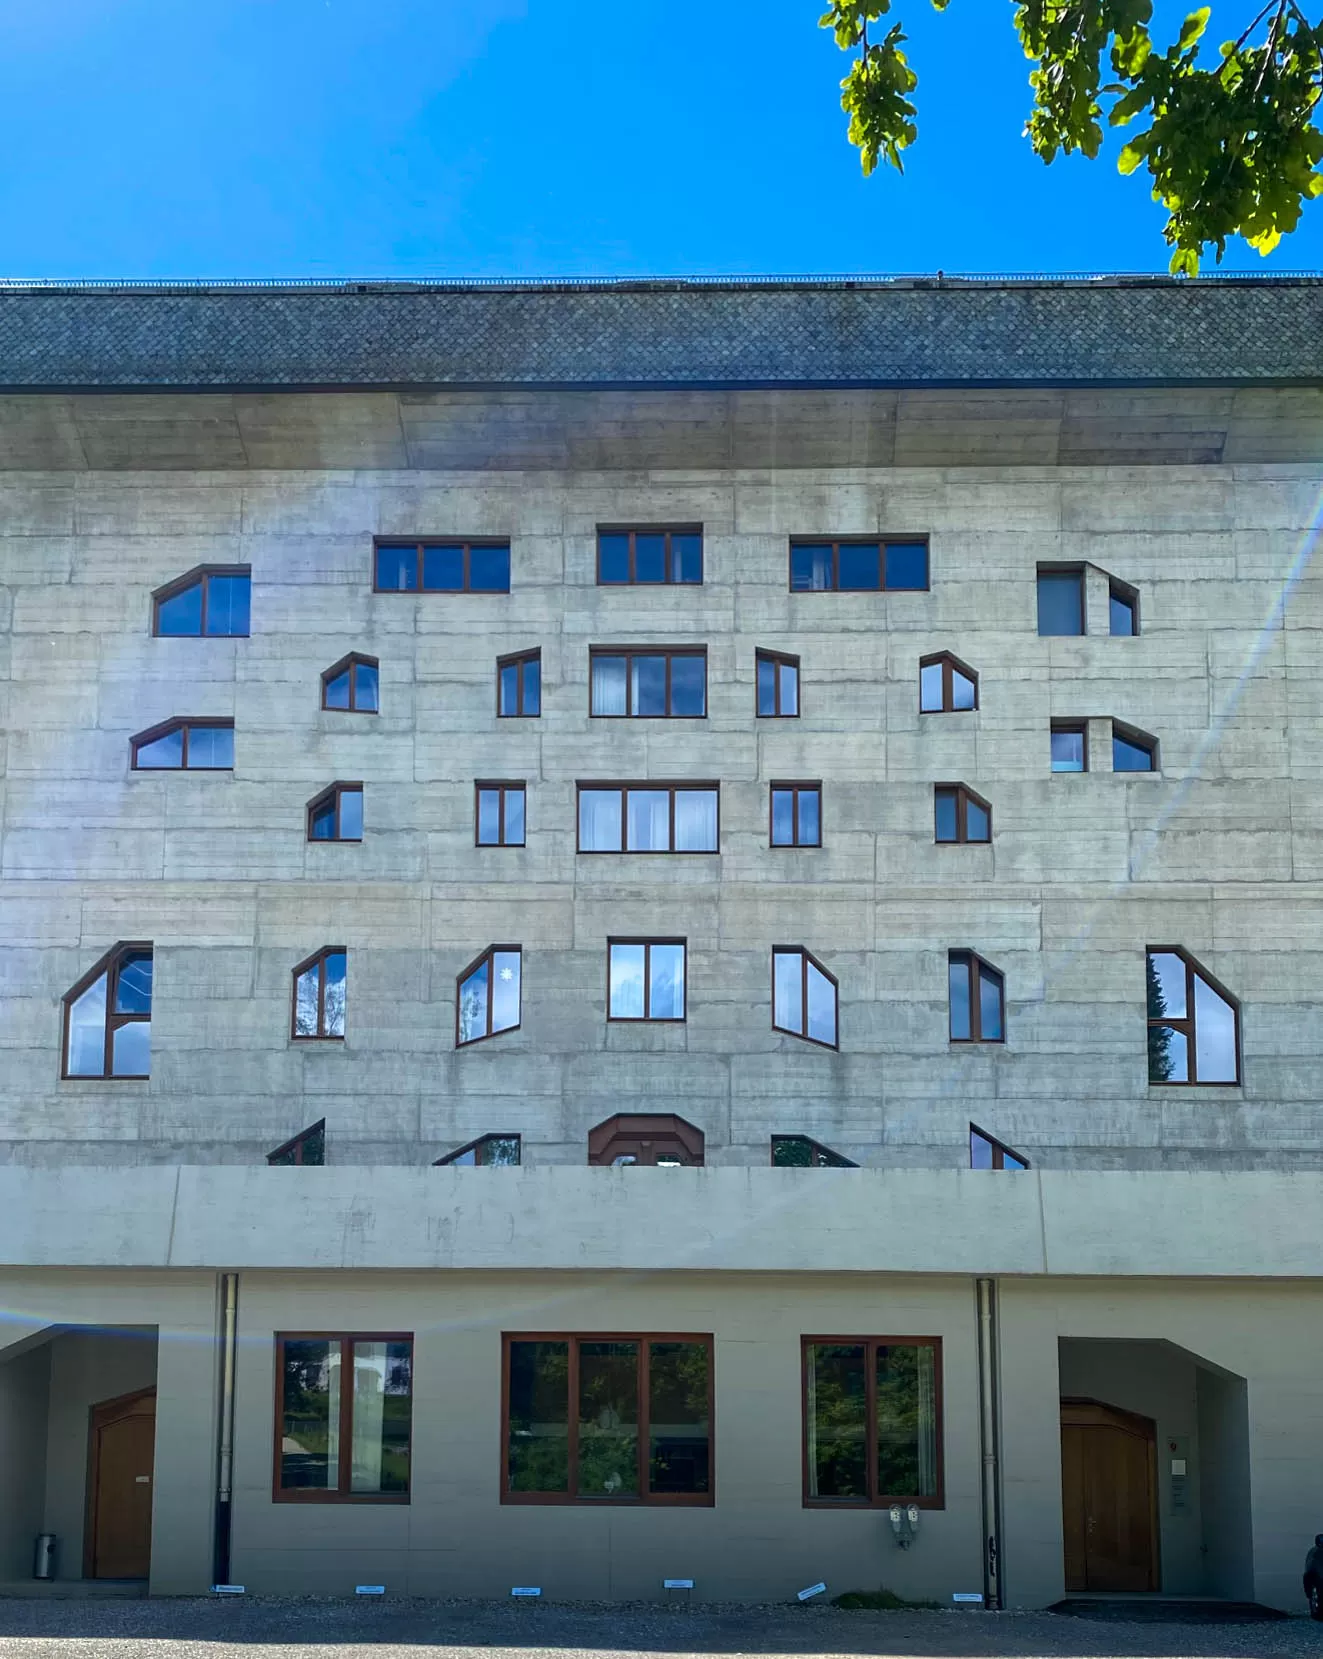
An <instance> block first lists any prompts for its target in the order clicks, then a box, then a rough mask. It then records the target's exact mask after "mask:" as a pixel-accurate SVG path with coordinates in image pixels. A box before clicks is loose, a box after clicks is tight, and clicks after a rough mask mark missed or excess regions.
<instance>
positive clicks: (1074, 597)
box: [1038, 570, 1084, 634]
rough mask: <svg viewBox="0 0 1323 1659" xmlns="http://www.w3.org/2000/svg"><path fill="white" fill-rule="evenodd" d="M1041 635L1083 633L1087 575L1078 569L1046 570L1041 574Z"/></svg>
mask: <svg viewBox="0 0 1323 1659" xmlns="http://www.w3.org/2000/svg"><path fill="white" fill-rule="evenodd" d="M1038 631H1039V633H1040V634H1082V633H1083V632H1084V578H1083V576H1082V575H1081V574H1080V573H1079V571H1078V570H1044V571H1040V572H1039V575H1038Z"/></svg>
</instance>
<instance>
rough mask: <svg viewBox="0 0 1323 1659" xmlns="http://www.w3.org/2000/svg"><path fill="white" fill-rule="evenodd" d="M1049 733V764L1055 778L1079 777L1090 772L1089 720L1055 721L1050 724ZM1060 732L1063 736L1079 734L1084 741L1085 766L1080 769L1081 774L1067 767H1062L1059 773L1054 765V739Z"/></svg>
mask: <svg viewBox="0 0 1323 1659" xmlns="http://www.w3.org/2000/svg"><path fill="white" fill-rule="evenodd" d="M1048 731H1049V736H1048V750H1047V763H1048V767H1049V769H1050V771H1051V773H1052V776H1053V777H1054V778H1070V777H1079V776H1081V774H1082V773H1084V772H1087V771H1088V770H1089V722H1088V721H1087V720H1053V721H1051V722H1050V724H1049V727H1048ZM1058 732H1061V733H1063V734H1066V733H1075V734H1078V735H1079V736H1080V738H1081V739H1082V740H1083V748H1082V753H1083V757H1084V764H1083V766H1081V767H1080V770H1079V772H1074V771H1071V770H1070V769H1068V768H1066V767H1062V768H1061V770H1060V771H1058V770H1057V768H1056V767H1055V766H1053V765H1052V738H1053V737H1055V736H1056V735H1057V733H1058Z"/></svg>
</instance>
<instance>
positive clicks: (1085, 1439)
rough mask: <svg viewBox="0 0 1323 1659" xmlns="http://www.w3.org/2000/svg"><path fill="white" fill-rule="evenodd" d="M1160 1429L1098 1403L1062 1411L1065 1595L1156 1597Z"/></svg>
mask: <svg viewBox="0 0 1323 1659" xmlns="http://www.w3.org/2000/svg"><path fill="white" fill-rule="evenodd" d="M1155 1439H1156V1434H1155V1426H1154V1424H1153V1423H1152V1422H1151V1421H1150V1420H1149V1419H1148V1418H1146V1417H1136V1416H1133V1415H1132V1414H1131V1413H1129V1412H1123V1411H1116V1410H1114V1409H1113V1408H1112V1407H1110V1406H1104V1405H1098V1404H1096V1403H1094V1402H1093V1401H1067V1400H1063V1401H1062V1403H1061V1509H1062V1515H1061V1518H1062V1527H1063V1533H1064V1538H1065V1555H1066V1563H1065V1565H1066V1588H1067V1590H1113V1591H1130V1590H1156V1589H1157V1586H1158V1576H1157V1513H1156V1505H1155V1502H1154V1498H1155V1480H1154V1461H1155V1454H1154V1443H1155Z"/></svg>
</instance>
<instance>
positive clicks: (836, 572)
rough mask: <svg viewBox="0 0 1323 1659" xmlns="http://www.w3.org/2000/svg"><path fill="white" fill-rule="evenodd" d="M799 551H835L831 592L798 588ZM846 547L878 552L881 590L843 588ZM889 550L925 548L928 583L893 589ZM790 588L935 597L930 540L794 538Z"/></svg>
mask: <svg viewBox="0 0 1323 1659" xmlns="http://www.w3.org/2000/svg"><path fill="white" fill-rule="evenodd" d="M797 547H830V548H831V586H830V587H829V588H797V587H796V586H795V549H796V548H797ZM843 547H876V548H877V586H876V587H875V588H843V587H842V586H841V549H842V548H843ZM889 547H922V548H923V550H924V560H923V563H924V575H925V576H926V577H927V580H926V581H925V582H924V584H923V586H922V587H921V588H892V587H888V586H887V549H888V548H889ZM786 588H787V590H788V591H789V592H790V593H796V594H808V593H931V592H932V589H933V554H932V545H931V541H930V538H929V537H928V536H927V535H922V536H791V538H790V552H789V555H788V557H787V561H786Z"/></svg>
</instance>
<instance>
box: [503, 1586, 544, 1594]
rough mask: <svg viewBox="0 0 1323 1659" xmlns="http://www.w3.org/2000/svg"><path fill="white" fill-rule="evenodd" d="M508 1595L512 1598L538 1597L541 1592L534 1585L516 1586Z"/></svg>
mask: <svg viewBox="0 0 1323 1659" xmlns="http://www.w3.org/2000/svg"><path fill="white" fill-rule="evenodd" d="M510 1594H511V1595H512V1596H540V1595H541V1594H542V1591H541V1590H540V1589H539V1588H538V1587H537V1585H535V1584H516V1585H515V1586H514V1588H513V1589H512V1590H511V1591H510Z"/></svg>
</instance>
